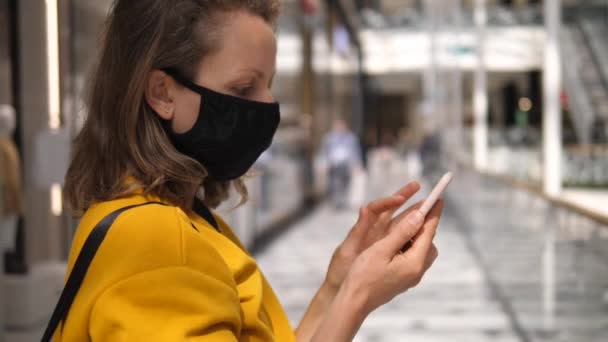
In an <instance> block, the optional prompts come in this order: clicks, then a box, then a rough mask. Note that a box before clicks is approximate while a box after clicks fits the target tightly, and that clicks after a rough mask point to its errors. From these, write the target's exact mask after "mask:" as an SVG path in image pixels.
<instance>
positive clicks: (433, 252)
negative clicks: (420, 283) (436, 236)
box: [424, 244, 439, 270]
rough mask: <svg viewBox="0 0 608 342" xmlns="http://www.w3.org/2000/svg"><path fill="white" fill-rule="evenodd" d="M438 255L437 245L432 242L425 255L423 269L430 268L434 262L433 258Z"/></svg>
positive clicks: (435, 258)
mask: <svg viewBox="0 0 608 342" xmlns="http://www.w3.org/2000/svg"><path fill="white" fill-rule="evenodd" d="M438 256H439V250H437V246H435V244H432V245H431V250H430V251H429V253H428V254H427V255H426V260H425V263H424V269H425V270H428V269H429V268H431V266H433V264H434V263H435V260H437V257H438Z"/></svg>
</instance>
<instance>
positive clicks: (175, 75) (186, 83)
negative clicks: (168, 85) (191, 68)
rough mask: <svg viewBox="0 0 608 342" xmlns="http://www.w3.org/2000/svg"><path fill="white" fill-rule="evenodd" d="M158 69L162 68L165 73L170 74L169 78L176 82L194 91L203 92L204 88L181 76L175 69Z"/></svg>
mask: <svg viewBox="0 0 608 342" xmlns="http://www.w3.org/2000/svg"><path fill="white" fill-rule="evenodd" d="M160 70H162V71H163V72H164V73H165V74H167V75H169V76H171V78H173V79H174V80H176V81H177V83H179V84H181V85H183V86H184V87H186V88H188V89H190V90H192V91H193V92H195V93H199V94H203V93H204V92H205V88H203V87H201V86H199V85H198V84H196V83H194V82H192V81H190V80H189V79H187V78H186V77H184V76H182V74H181V73H180V72H179V71H177V70H175V69H172V68H162V69H160Z"/></svg>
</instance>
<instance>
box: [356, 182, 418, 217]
mask: <svg viewBox="0 0 608 342" xmlns="http://www.w3.org/2000/svg"><path fill="white" fill-rule="evenodd" d="M418 190H420V184H418V183H417V182H412V183H409V184H408V185H406V186H405V187H403V188H402V189H400V190H399V191H397V192H396V193H395V194H394V195H392V196H390V197H386V198H382V199H379V200H376V201H373V202H371V203H370V204H369V205H368V206H367V207H368V208H369V209H370V210H371V211H372V212H374V213H375V214H377V215H380V214H381V213H383V212H385V211H387V210H393V213H394V211H396V210H397V209H398V208H399V207H400V206H401V205H403V203H405V202H406V201H407V200H409V199H410V198H411V197H412V196H414V195H415V194H416V193H417V192H418Z"/></svg>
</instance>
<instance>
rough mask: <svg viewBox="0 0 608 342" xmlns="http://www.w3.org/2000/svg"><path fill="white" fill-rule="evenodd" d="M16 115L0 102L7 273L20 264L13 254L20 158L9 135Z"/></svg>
mask: <svg viewBox="0 0 608 342" xmlns="http://www.w3.org/2000/svg"><path fill="white" fill-rule="evenodd" d="M15 124H16V115H15V110H14V109H13V107H12V106H9V105H1V106H0V196H1V198H0V244H1V245H0V253H2V254H4V253H7V254H6V259H5V262H6V265H4V264H2V268H3V269H4V270H6V271H7V272H10V273H17V272H19V270H18V269H21V268H23V266H22V265H21V264H22V260H21V258H19V256H18V255H16V250H15V248H16V243H17V237H18V232H19V229H18V223H19V220H20V217H21V216H22V215H23V193H22V188H21V158H20V157H19V151H18V150H17V146H16V145H15V143H14V141H13V139H12V135H13V133H14V132H15Z"/></svg>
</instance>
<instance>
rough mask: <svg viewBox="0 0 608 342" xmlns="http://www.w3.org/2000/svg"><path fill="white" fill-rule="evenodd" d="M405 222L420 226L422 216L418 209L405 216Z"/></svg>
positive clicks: (422, 220) (422, 219)
mask: <svg viewBox="0 0 608 342" xmlns="http://www.w3.org/2000/svg"><path fill="white" fill-rule="evenodd" d="M407 222H409V224H410V225H412V226H413V227H420V226H421V225H422V223H423V222H424V217H423V216H422V213H421V212H420V211H419V210H414V211H413V212H412V213H411V214H409V215H408V216H407Z"/></svg>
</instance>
